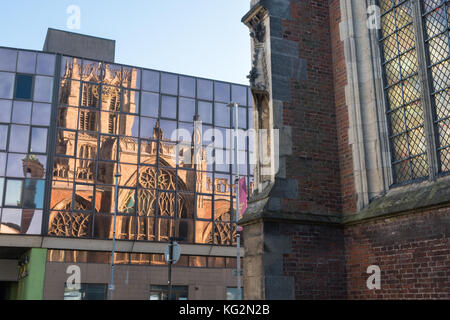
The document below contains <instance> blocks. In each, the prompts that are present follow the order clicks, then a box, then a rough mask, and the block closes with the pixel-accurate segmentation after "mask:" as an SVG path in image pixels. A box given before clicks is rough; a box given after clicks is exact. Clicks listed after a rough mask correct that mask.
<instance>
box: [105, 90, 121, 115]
mask: <svg viewBox="0 0 450 320" xmlns="http://www.w3.org/2000/svg"><path fill="white" fill-rule="evenodd" d="M121 101H122V91H121V89H120V88H117V87H113V86H107V85H103V86H102V110H105V111H116V112H119V111H120V110H121V108H120V104H121Z"/></svg>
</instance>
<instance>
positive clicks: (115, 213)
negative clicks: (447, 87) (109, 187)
mask: <svg viewBox="0 0 450 320" xmlns="http://www.w3.org/2000/svg"><path fill="white" fill-rule="evenodd" d="M114 176H115V177H116V185H115V186H114V191H115V195H114V226H113V246H112V257H111V283H110V285H109V299H110V300H112V299H113V293H114V289H115V288H114V256H115V251H116V220H117V207H118V201H119V179H120V177H121V176H122V175H121V174H120V173H116V174H115V175H114Z"/></svg>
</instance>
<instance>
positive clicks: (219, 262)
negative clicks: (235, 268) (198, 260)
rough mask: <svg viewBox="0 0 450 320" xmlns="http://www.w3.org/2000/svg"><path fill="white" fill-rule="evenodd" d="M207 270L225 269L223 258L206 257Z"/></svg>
mask: <svg viewBox="0 0 450 320" xmlns="http://www.w3.org/2000/svg"><path fill="white" fill-rule="evenodd" d="M208 268H225V258H224V257H208Z"/></svg>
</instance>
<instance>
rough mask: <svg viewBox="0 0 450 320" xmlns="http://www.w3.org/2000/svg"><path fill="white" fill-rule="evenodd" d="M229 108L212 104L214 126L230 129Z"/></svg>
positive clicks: (220, 104) (219, 104) (221, 104)
mask: <svg viewBox="0 0 450 320" xmlns="http://www.w3.org/2000/svg"><path fill="white" fill-rule="evenodd" d="M230 111H231V110H230V107H229V106H228V105H226V104H223V103H216V104H214V124H215V125H216V126H221V127H227V128H229V127H230Z"/></svg>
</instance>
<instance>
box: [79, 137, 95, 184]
mask: <svg viewBox="0 0 450 320" xmlns="http://www.w3.org/2000/svg"><path fill="white" fill-rule="evenodd" d="M95 158H96V148H95V147H94V146H91V145H83V146H81V147H80V151H79V160H78V166H77V179H83V180H93V179H94V173H95V161H93V160H92V159H95Z"/></svg>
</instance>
